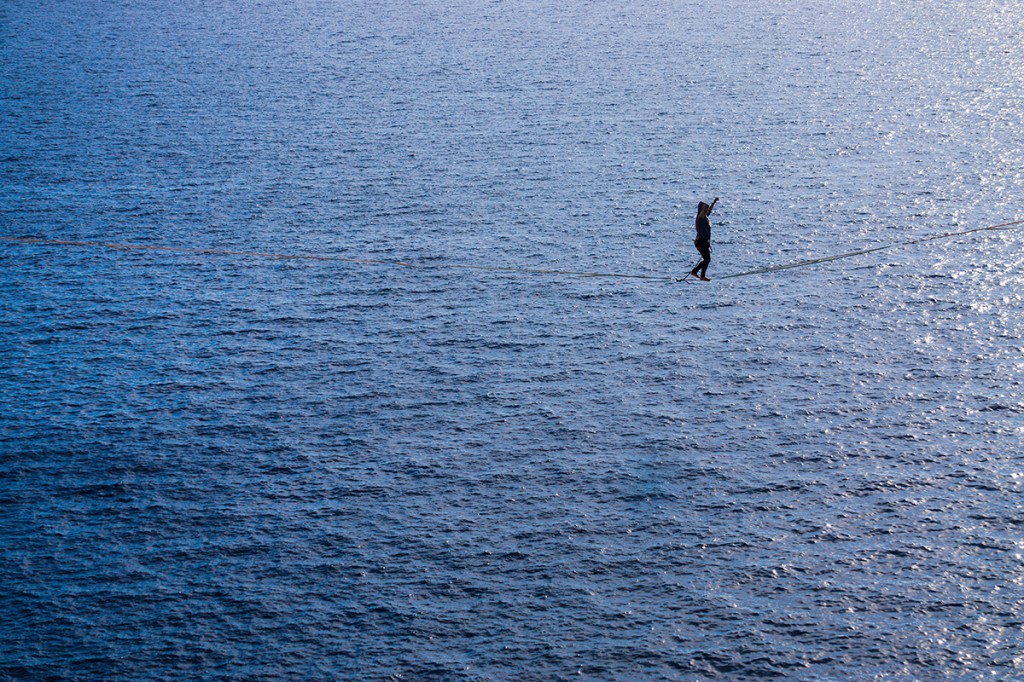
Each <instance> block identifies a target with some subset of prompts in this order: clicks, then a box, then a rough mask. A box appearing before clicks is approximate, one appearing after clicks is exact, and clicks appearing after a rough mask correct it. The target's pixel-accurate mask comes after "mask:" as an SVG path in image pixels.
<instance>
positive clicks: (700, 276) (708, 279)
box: [697, 275, 711, 282]
mask: <svg viewBox="0 0 1024 682" xmlns="http://www.w3.org/2000/svg"><path fill="white" fill-rule="evenodd" d="M697 279H699V280H700V281H702V282H710V281H711V278H710V277H705V276H704V275H698V276H697Z"/></svg>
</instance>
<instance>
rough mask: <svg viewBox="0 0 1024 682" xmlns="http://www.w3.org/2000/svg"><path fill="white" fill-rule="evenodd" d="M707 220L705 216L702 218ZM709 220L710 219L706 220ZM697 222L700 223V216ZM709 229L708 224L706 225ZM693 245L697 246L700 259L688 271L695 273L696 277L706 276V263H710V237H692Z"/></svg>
mask: <svg viewBox="0 0 1024 682" xmlns="http://www.w3.org/2000/svg"><path fill="white" fill-rule="evenodd" d="M704 220H705V221H707V220H708V219H707V218H704ZM708 222H710V221H708ZM697 223H698V224H700V218H697ZM708 230H709V231H710V225H709V226H708ZM693 245H694V246H696V247H697V251H699V252H700V258H701V261H700V262H699V263H697V265H696V267H694V268H693V270H691V271H690V272H692V273H693V274H695V275H697V276H698V277H707V276H708V265H710V264H711V240H710V239H699V238H698V239H694V240H693Z"/></svg>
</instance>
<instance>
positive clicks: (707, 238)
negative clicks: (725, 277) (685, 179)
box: [690, 197, 718, 282]
mask: <svg viewBox="0 0 1024 682" xmlns="http://www.w3.org/2000/svg"><path fill="white" fill-rule="evenodd" d="M717 203H718V197H715V200H714V201H712V202H711V204H710V205H708V204H705V203H704V202H703V201H702V202H700V203H699V204H697V220H696V228H697V238H696V239H694V240H693V245H694V246H696V247H697V251H699V252H700V262H699V263H697V265H695V266H694V267H693V270H690V274H691V275H693V276H694V277H696V278H697V279H699V280H701V281H703V282H710V281H711V278H710V277H708V265H709V264H710V263H711V219H710V218H709V217H708V216H710V215H711V211H712V210H713V209H714V208H715V204H717Z"/></svg>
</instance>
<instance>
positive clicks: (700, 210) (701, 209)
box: [697, 201, 711, 215]
mask: <svg viewBox="0 0 1024 682" xmlns="http://www.w3.org/2000/svg"><path fill="white" fill-rule="evenodd" d="M709 208H711V207H710V206H708V205H707V204H705V203H704V202H703V201H702V202H700V203H699V204H697V215H705V214H706V213H707V212H708V209H709Z"/></svg>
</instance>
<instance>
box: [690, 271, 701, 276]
mask: <svg viewBox="0 0 1024 682" xmlns="http://www.w3.org/2000/svg"><path fill="white" fill-rule="evenodd" d="M690 275H692V276H693V277H699V276H700V275H698V274H697V271H696V270H690Z"/></svg>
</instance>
